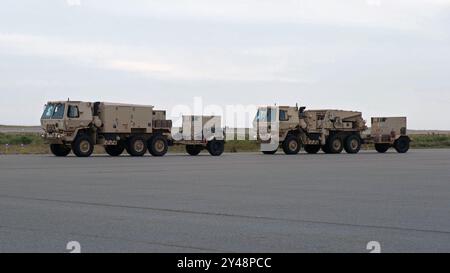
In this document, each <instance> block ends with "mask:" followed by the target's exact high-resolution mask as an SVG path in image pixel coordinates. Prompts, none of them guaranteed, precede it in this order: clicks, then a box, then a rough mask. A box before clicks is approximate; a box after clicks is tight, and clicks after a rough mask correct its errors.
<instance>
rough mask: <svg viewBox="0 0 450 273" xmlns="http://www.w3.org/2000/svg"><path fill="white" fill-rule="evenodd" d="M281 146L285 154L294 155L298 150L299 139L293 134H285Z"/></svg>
mask: <svg viewBox="0 0 450 273" xmlns="http://www.w3.org/2000/svg"><path fill="white" fill-rule="evenodd" d="M282 146H283V151H284V153H285V154H287V155H295V154H298V152H300V141H299V140H298V138H297V137H296V136H294V135H290V136H287V137H286V139H285V140H284V141H283V145H282Z"/></svg>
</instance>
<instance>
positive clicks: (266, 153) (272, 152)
mask: <svg viewBox="0 0 450 273" xmlns="http://www.w3.org/2000/svg"><path fill="white" fill-rule="evenodd" d="M277 151H278V149H276V150H275V151H262V153H263V154H265V155H274V154H276V153H277Z"/></svg>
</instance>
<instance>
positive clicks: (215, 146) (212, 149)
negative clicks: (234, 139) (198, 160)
mask: <svg viewBox="0 0 450 273" xmlns="http://www.w3.org/2000/svg"><path fill="white" fill-rule="evenodd" d="M206 148H207V150H208V152H209V154H210V155H212V156H220V155H222V154H223V152H224V151H225V142H224V141H222V140H212V141H209V142H208V144H207V145H206Z"/></svg>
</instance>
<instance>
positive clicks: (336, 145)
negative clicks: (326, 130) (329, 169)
mask: <svg viewBox="0 0 450 273" xmlns="http://www.w3.org/2000/svg"><path fill="white" fill-rule="evenodd" d="M327 146H328V151H330V154H340V153H342V151H343V150H344V143H343V141H342V138H341V137H340V136H339V135H332V136H330V137H329V138H328V141H327Z"/></svg>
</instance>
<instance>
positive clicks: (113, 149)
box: [105, 143, 125, 156]
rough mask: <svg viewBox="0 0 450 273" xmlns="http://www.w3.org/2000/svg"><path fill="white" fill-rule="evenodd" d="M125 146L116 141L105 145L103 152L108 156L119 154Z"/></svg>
mask: <svg viewBox="0 0 450 273" xmlns="http://www.w3.org/2000/svg"><path fill="white" fill-rule="evenodd" d="M124 150H125V147H124V146H123V144H121V143H118V144H117V145H106V146H105V152H106V153H107V154H109V155H110V156H119V155H121V154H122V153H123V151H124Z"/></svg>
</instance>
